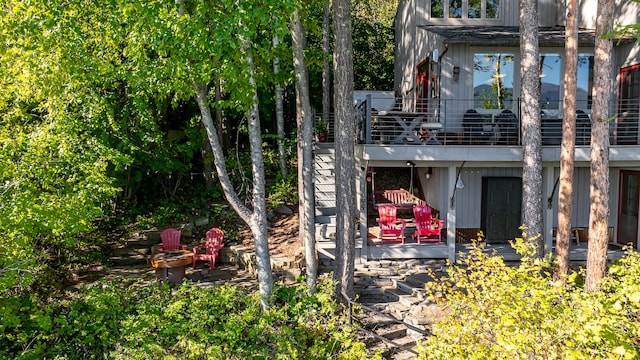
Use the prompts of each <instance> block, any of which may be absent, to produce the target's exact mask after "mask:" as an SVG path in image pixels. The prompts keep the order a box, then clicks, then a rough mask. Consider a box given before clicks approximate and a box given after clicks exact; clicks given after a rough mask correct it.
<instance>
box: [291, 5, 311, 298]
mask: <svg viewBox="0 0 640 360" xmlns="http://www.w3.org/2000/svg"><path fill="white" fill-rule="evenodd" d="M291 39H292V42H293V67H294V70H295V74H296V98H297V100H296V103H297V105H298V106H297V109H298V111H297V118H298V144H299V146H298V150H299V152H298V153H299V154H300V156H298V168H299V169H300V170H299V175H298V184H300V187H302V196H300V205H299V209H300V210H299V212H298V213H299V214H300V238H301V240H302V244H303V245H304V257H305V264H306V269H307V270H306V274H307V286H308V287H309V291H310V293H314V292H315V287H316V282H317V278H318V260H317V252H316V239H315V203H314V198H315V193H314V187H313V151H312V147H313V144H312V142H313V127H314V126H313V116H312V113H311V103H310V100H309V81H308V74H307V66H306V64H305V62H304V46H305V38H304V29H303V28H302V25H301V24H300V18H299V14H298V11H295V12H294V13H293V17H292V20H291Z"/></svg>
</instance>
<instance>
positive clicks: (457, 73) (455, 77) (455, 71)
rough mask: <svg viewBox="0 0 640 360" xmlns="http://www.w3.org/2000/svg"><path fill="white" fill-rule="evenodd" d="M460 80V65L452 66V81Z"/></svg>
mask: <svg viewBox="0 0 640 360" xmlns="http://www.w3.org/2000/svg"><path fill="white" fill-rule="evenodd" d="M459 80H460V66H454V67H453V82H455V83H457V82H458V81H459Z"/></svg>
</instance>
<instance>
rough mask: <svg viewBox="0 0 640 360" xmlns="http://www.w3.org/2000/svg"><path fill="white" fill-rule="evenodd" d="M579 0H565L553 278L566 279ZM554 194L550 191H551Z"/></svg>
mask: <svg viewBox="0 0 640 360" xmlns="http://www.w3.org/2000/svg"><path fill="white" fill-rule="evenodd" d="M577 11H578V1H577V0H567V16H566V39H565V66H564V107H563V109H564V116H563V119H564V120H563V122H562V149H561V153H560V191H559V195H558V234H557V235H556V271H555V275H554V277H555V279H557V280H560V281H562V283H566V279H565V275H566V274H567V272H568V271H569V245H570V237H571V208H572V204H573V172H574V170H573V168H574V165H573V161H574V156H575V144H576V140H575V139H576V88H577V77H578V70H577V69H578V12H577ZM551 196H553V194H551Z"/></svg>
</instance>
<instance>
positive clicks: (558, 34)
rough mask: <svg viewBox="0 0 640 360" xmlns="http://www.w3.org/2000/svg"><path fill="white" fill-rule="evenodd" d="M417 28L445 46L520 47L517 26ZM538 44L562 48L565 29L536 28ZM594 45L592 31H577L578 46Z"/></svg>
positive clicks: (438, 26) (593, 32)
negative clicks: (442, 41)
mask: <svg viewBox="0 0 640 360" xmlns="http://www.w3.org/2000/svg"><path fill="white" fill-rule="evenodd" d="M419 27H420V28H422V29H425V30H426V31H429V32H431V33H434V34H436V35H439V36H441V37H443V38H444V43H445V44H466V45H483V46H487V45H488V46H516V47H517V46H520V29H519V28H518V27H517V26H470V25H467V26H442V25H420V26H419ZM538 44H539V46H541V47H545V46H549V47H553V46H558V47H562V46H564V44H565V28H564V27H554V28H538ZM594 44H595V31H594V30H584V29H580V30H578V46H583V47H593V46H594Z"/></svg>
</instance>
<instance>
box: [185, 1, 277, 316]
mask: <svg viewBox="0 0 640 360" xmlns="http://www.w3.org/2000/svg"><path fill="white" fill-rule="evenodd" d="M176 3H177V4H179V5H180V7H179V11H180V16H184V1H183V0H176ZM239 25H240V29H244V28H245V26H244V24H243V23H242V21H240V24H239ZM239 36H240V39H241V40H242V41H241V42H242V51H243V53H244V54H245V56H246V61H247V70H248V73H249V88H250V89H251V108H250V110H249V147H250V152H251V160H252V162H251V163H252V168H251V174H252V177H253V194H252V195H253V199H252V203H253V209H252V210H250V209H248V208H247V207H246V206H245V205H244V204H243V203H242V201H241V200H240V198H239V197H238V194H237V193H236V191H235V190H234V188H233V185H232V183H231V179H229V174H228V172H227V166H226V163H225V160H224V152H223V151H222V146H221V144H220V139H219V138H218V129H217V128H216V126H215V125H214V122H213V117H212V116H211V108H210V107H209V102H208V96H209V90H208V89H207V87H206V85H204V84H199V83H194V84H193V90H194V92H195V96H196V102H197V103H198V108H199V109H200V114H201V116H202V124H203V125H204V128H205V130H206V131H207V137H208V138H209V142H210V143H211V150H212V152H213V156H214V164H215V166H216V170H217V172H218V178H219V179H220V185H221V186H222V190H223V191H224V195H225V197H226V199H227V201H228V202H229V204H230V205H231V207H233V209H234V210H235V211H236V213H237V214H238V215H239V216H240V218H242V220H244V222H245V223H247V225H249V228H250V229H251V234H252V235H253V244H254V248H255V252H256V261H257V272H258V286H259V288H260V289H259V291H260V306H261V308H262V311H266V310H267V309H268V308H269V306H270V305H271V298H272V296H273V275H272V273H271V260H270V258H269V243H268V239H267V203H266V195H265V188H266V181H265V177H264V158H263V156H262V139H261V137H260V133H261V130H260V115H259V112H258V87H257V86H256V80H255V70H254V65H253V56H252V54H251V46H250V45H251V43H250V41H248V40H246V39H244V38H243V36H242V35H239ZM217 95H218V92H217V91H216V99H217V98H218V96H217Z"/></svg>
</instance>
